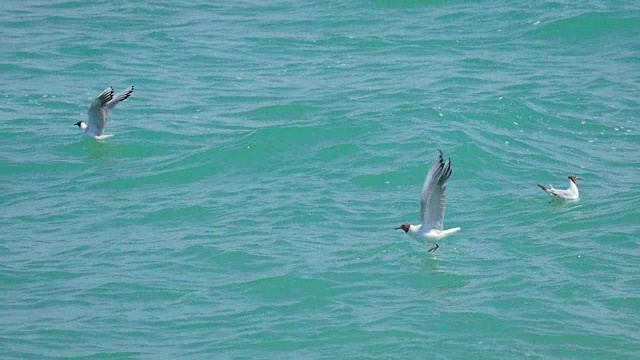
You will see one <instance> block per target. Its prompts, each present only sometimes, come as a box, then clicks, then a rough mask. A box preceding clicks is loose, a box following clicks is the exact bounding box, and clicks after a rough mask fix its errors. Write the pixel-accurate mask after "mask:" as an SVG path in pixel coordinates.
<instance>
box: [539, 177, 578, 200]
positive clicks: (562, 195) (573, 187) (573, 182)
mask: <svg viewBox="0 0 640 360" xmlns="http://www.w3.org/2000/svg"><path fill="white" fill-rule="evenodd" d="M578 180H582V178H579V177H576V176H575V175H571V176H569V188H568V189H567V190H559V189H554V188H553V186H551V185H549V186H544V185H540V184H538V186H539V187H540V188H541V189H542V190H544V191H545V192H546V193H547V194H549V195H551V196H553V197H556V198H558V199H563V200H578V199H580V192H579V191H578V185H577V182H578Z"/></svg>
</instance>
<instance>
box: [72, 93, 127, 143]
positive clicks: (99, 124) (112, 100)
mask: <svg viewBox="0 0 640 360" xmlns="http://www.w3.org/2000/svg"><path fill="white" fill-rule="evenodd" d="M133 89H134V88H133V86H131V87H130V88H129V89H127V90H126V91H123V92H121V93H120V94H118V95H116V96H115V97H114V96H113V88H112V87H111V86H109V87H108V88H106V89H104V90H103V91H102V92H101V93H100V95H98V97H96V98H95V99H94V100H93V102H92V103H91V106H90V107H89V110H88V111H87V114H88V116H89V124H87V123H85V122H84V121H82V120H80V121H78V122H77V123H75V124H74V125H76V126H77V127H79V128H80V130H82V135H85V136H90V137H92V138H95V139H97V140H101V139H106V138H108V137H111V136H112V135H104V128H105V126H106V124H107V118H108V117H109V112H110V111H111V110H112V109H113V108H114V107H116V105H118V104H119V103H120V102H121V101H124V100H126V99H128V98H129V96H131V93H133Z"/></svg>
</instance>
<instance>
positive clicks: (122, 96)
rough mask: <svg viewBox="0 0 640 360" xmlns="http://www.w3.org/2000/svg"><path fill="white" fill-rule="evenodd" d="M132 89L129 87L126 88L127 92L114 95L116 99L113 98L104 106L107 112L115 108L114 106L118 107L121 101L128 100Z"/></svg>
mask: <svg viewBox="0 0 640 360" xmlns="http://www.w3.org/2000/svg"><path fill="white" fill-rule="evenodd" d="M133 90H134V87H133V86H131V87H130V88H128V89H127V90H125V91H123V92H121V93H119V94H118V95H116V97H114V98H113V99H112V100H111V101H109V102H108V103H107V104H106V105H107V106H106V107H107V111H109V110H111V109H113V108H114V107H116V105H118V103H120V102H121V101H125V100H127V99H128V98H129V96H131V94H132V93H133Z"/></svg>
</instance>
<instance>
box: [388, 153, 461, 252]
mask: <svg viewBox="0 0 640 360" xmlns="http://www.w3.org/2000/svg"><path fill="white" fill-rule="evenodd" d="M438 152H439V153H440V155H439V156H438V160H437V161H436V162H435V164H433V166H432V167H431V169H430V170H429V172H428V173H427V177H426V179H425V180H424V185H423V186H422V196H421V199H420V225H411V224H408V223H405V224H402V225H400V226H398V227H397V228H396V230H404V232H406V233H407V235H409V236H411V237H412V238H413V239H415V240H418V241H420V240H426V241H428V242H430V243H433V244H435V245H436V246H435V247H433V248H431V249H429V252H432V251H433V252H435V251H436V250H438V248H439V247H440V246H439V245H438V244H437V243H436V241H438V240H440V239H444V238H445V237H447V236H449V235H451V234H454V233H456V232H458V231H460V228H459V227H456V228H452V229H447V230H444V228H443V222H444V202H445V198H446V197H445V193H444V192H445V190H446V188H447V187H446V186H445V183H446V182H447V179H449V176H451V159H448V161H447V162H446V163H445V161H444V160H443V158H442V151H440V150H438Z"/></svg>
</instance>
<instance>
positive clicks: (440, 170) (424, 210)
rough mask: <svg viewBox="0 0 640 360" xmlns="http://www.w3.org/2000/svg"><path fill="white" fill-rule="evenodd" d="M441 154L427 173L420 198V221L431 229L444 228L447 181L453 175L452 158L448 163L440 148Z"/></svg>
mask: <svg viewBox="0 0 640 360" xmlns="http://www.w3.org/2000/svg"><path fill="white" fill-rule="evenodd" d="M438 153H439V156H438V160H437V161H436V163H435V164H433V166H431V169H430V170H429V172H428V173H427V177H426V178H425V180H424V185H423V186H422V197H421V199H420V223H421V224H422V225H423V226H425V225H426V226H427V227H428V228H430V229H438V230H442V229H443V222H444V203H445V199H446V197H445V193H444V192H445V190H446V186H445V183H446V182H447V179H449V176H451V159H449V160H448V161H447V162H446V163H445V161H444V159H443V158H442V151H440V150H438Z"/></svg>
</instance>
